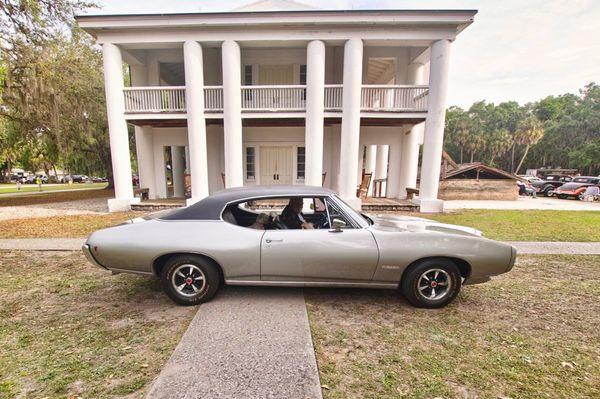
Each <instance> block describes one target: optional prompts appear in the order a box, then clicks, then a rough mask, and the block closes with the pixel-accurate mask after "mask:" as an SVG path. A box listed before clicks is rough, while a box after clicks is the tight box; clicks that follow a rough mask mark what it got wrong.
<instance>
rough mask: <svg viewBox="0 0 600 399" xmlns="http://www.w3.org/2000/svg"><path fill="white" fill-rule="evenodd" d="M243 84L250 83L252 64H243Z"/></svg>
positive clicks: (249, 84)
mask: <svg viewBox="0 0 600 399" xmlns="http://www.w3.org/2000/svg"><path fill="white" fill-rule="evenodd" d="M244 85H245V86H251V85H252V65H244Z"/></svg>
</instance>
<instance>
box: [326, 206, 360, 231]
mask: <svg viewBox="0 0 600 399" xmlns="http://www.w3.org/2000/svg"><path fill="white" fill-rule="evenodd" d="M326 202H327V213H328V215H329V225H330V226H332V227H333V221H334V220H339V221H342V222H344V223H345V224H346V226H345V227H342V228H344V229H352V228H354V225H353V224H352V220H351V219H350V218H349V217H348V216H347V215H345V213H344V212H343V211H342V209H340V208H339V207H338V206H337V205H336V204H335V203H334V202H333V201H331V200H330V199H327V200H326Z"/></svg>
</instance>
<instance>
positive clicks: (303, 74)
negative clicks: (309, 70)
mask: <svg viewBox="0 0 600 399" xmlns="http://www.w3.org/2000/svg"><path fill="white" fill-rule="evenodd" d="M300 84H301V85H305V84H306V65H300Z"/></svg>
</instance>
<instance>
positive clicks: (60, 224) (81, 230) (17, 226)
mask: <svg viewBox="0 0 600 399" xmlns="http://www.w3.org/2000/svg"><path fill="white" fill-rule="evenodd" d="M145 214H146V212H115V213H105V214H90V215H72V216H49V217H39V218H26V219H9V220H3V221H2V222H1V223H2V229H0V239H2V238H71V237H73V238H76V237H87V236H88V235H90V234H91V233H92V232H94V231H96V230H98V229H102V228H105V227H110V226H114V225H116V224H119V223H122V222H124V221H126V220H128V219H130V218H134V217H139V216H143V215H145Z"/></svg>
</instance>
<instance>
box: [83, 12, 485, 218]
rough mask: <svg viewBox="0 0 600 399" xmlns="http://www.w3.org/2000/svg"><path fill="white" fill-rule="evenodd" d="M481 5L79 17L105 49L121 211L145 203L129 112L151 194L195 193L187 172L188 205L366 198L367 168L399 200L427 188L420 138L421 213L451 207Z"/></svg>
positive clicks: (356, 202)
mask: <svg viewBox="0 0 600 399" xmlns="http://www.w3.org/2000/svg"><path fill="white" fill-rule="evenodd" d="M474 13H475V12H474V11H418V12H416V11H402V10H400V11H378V12H369V11H353V12H343V13H342V12H333V11H332V12H324V11H304V12H293V13H290V12H261V13H240V12H237V13H218V14H189V15H187V14H186V15H162V16H138V17H118V18H117V17H116V16H93V17H91V16H89V17H80V18H79V23H80V25H81V26H82V27H83V28H84V29H86V30H87V31H88V32H90V33H91V34H93V35H95V36H96V37H97V38H98V41H99V42H100V43H101V44H102V48H103V56H104V72H105V77H106V79H105V84H106V97H107V115H108V120H109V134H110V141H111V151H112V155H113V157H112V160H113V171H114V176H115V199H113V200H111V201H109V207H110V209H111V210H121V209H127V208H128V207H129V206H130V204H131V203H132V202H135V201H136V199H135V198H134V197H133V190H132V188H131V181H130V180H131V179H130V177H131V166H130V165H131V160H130V157H129V148H128V144H129V140H128V137H127V124H128V123H129V124H132V125H134V126H135V143H136V156H137V165H138V174H139V178H140V186H141V187H145V188H148V189H149V195H150V197H151V198H164V197H167V196H168V195H169V192H170V191H172V192H173V195H174V196H177V197H181V196H183V194H185V188H184V186H185V183H184V181H185V180H184V174H185V173H188V174H189V180H190V181H191V193H190V194H191V195H190V198H188V200H187V201H188V204H189V203H193V202H196V201H199V200H200V199H202V198H204V197H206V196H207V195H209V194H210V193H212V192H215V191H218V190H220V189H223V188H228V187H238V186H243V185H252V184H306V185H324V186H326V187H330V188H332V189H334V190H336V191H338V192H339V194H340V195H341V196H342V198H344V199H345V200H346V201H347V202H349V203H351V204H352V205H353V206H356V207H360V199H359V198H357V185H358V184H359V183H360V181H361V175H362V172H363V169H364V171H365V172H366V173H373V177H374V178H377V179H380V180H383V179H385V190H384V191H385V196H387V197H389V198H406V188H407V187H411V188H417V187H418V185H417V177H418V176H417V172H418V170H419V152H420V151H421V145H422V154H423V156H422V161H421V168H420V170H421V173H420V186H419V187H418V188H419V189H420V196H419V198H418V201H419V202H420V205H421V210H422V211H425V212H432V211H439V210H440V209H442V207H443V203H442V202H441V201H439V200H438V199H437V190H438V179H439V171H440V163H441V151H442V150H441V148H442V147H441V145H442V143H443V129H444V116H445V107H446V104H445V101H446V92H447V83H448V82H447V80H448V63H449V56H450V47H451V42H452V41H453V40H454V39H455V37H456V35H457V34H458V33H459V32H460V31H461V30H462V29H464V28H465V27H466V26H467V25H469V24H470V23H471V22H472V18H473V15H474ZM270 18H277V20H278V21H280V23H278V24H271V23H270V22H269V21H270ZM309 24H310V25H309ZM365 24H366V25H367V26H368V29H367V28H366V27H365ZM150 26H152V30H151V33H150V32H149V31H148V30H146V29H145V27H150ZM242 26H243V27H244V28H243V29H242V28H241V27H242ZM176 28H177V29H176ZM122 61H125V63H126V64H127V65H128V66H129V72H130V77H131V86H130V87H124V83H123V82H124V76H123V72H122V71H123V69H122V68H121V65H122ZM363 156H366V162H364V160H363ZM169 170H170V172H169ZM169 173H170V179H169V183H170V185H172V188H171V190H168V189H167V176H168V175H169Z"/></svg>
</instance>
